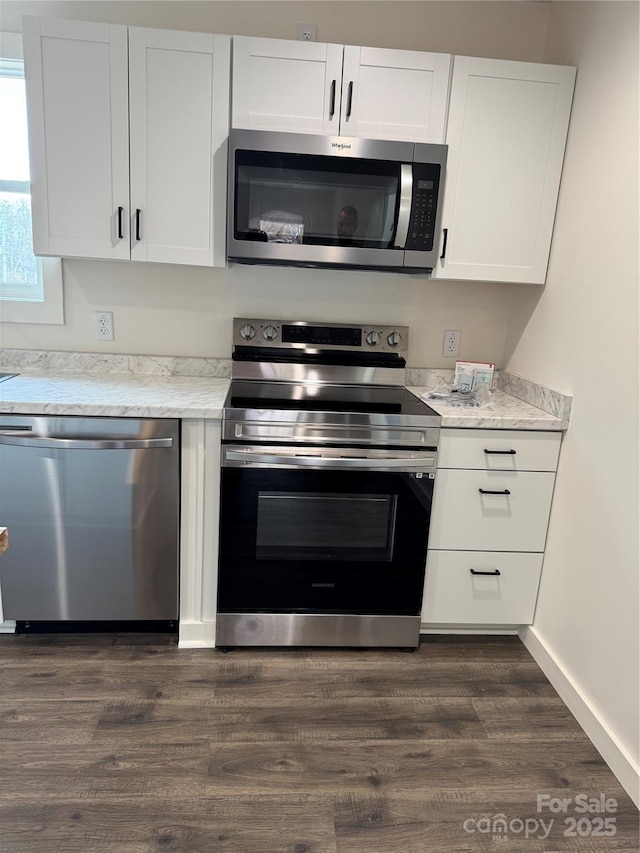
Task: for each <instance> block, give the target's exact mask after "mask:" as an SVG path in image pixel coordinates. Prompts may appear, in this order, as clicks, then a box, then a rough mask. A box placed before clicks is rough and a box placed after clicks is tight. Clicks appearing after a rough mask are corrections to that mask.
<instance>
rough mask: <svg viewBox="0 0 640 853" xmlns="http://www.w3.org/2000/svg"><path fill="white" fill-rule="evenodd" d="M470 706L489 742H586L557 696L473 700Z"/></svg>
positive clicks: (586, 739)
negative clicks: (475, 712)
mask: <svg viewBox="0 0 640 853" xmlns="http://www.w3.org/2000/svg"><path fill="white" fill-rule="evenodd" d="M471 703H472V704H473V707H474V708H475V710H476V711H477V713H478V717H479V718H480V720H482V722H483V724H484V727H485V729H486V731H487V734H488V736H489V737H491V738H532V737H540V738H543V739H545V740H546V739H549V738H559V739H561V740H583V741H585V742H587V743H588V742H589V741H588V738H587V736H586V734H585V733H584V731H583V730H582V729H581V728H580V726H579V725H578V723H577V722H576V719H575V717H574V716H573V714H572V713H571V711H570V710H569V709H568V708H567V706H566V705H565V704H564V702H563V701H562V699H561V698H560V697H559V696H543V697H536V698H534V699H531V698H529V697H526V696H523V697H520V698H518V699H511V698H508V697H501V698H499V699H495V698H482V699H477V698H473V699H472V700H471Z"/></svg>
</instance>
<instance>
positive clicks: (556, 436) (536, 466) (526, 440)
mask: <svg viewBox="0 0 640 853" xmlns="http://www.w3.org/2000/svg"><path fill="white" fill-rule="evenodd" d="M560 441H561V433H559V432H526V431H524V430H495V429H443V430H442V431H441V432H440V446H439V449H438V467H439V468H478V469H480V470H483V471H499V470H505V471H555V470H556V468H557V466H558V454H559V453H560ZM486 451H488V452H486ZM512 451H514V452H512Z"/></svg>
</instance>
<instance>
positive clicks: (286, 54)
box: [231, 36, 342, 135]
mask: <svg viewBox="0 0 640 853" xmlns="http://www.w3.org/2000/svg"><path fill="white" fill-rule="evenodd" d="M341 80H342V45H339V44H319V43H318V42H305V41H287V40H285V39H264V38H251V37H249V36H234V38H233V98H232V113H231V125H232V127H239V128H245V129H251V130H279V131H286V132H291V133H319V134H323V133H326V134H335V135H337V134H338V133H339V125H340V85H341Z"/></svg>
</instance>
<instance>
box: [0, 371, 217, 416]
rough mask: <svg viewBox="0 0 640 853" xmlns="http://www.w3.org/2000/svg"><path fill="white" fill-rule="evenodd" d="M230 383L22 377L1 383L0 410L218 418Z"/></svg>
mask: <svg viewBox="0 0 640 853" xmlns="http://www.w3.org/2000/svg"><path fill="white" fill-rule="evenodd" d="M229 384H230V380H229V379H219V378H215V377H211V376H205V377H202V376H156V375H153V374H138V375H130V374H127V373H105V374H98V373H60V374H53V373H52V372H51V371H46V372H42V373H35V372H34V373H31V372H30V373H21V374H20V375H19V376H15V377H13V378H12V379H7V380H5V381H4V382H0V412H3V413H4V414H9V413H15V414H23V415H26V414H30V415H95V416H105V417H140V418H212V419H219V418H221V417H222V407H223V405H224V401H225V397H226V396H227V391H228V390H229Z"/></svg>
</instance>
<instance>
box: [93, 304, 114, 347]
mask: <svg viewBox="0 0 640 853" xmlns="http://www.w3.org/2000/svg"><path fill="white" fill-rule="evenodd" d="M93 319H94V322H95V327H96V340H97V341H112V340H113V311H94V312H93Z"/></svg>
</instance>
